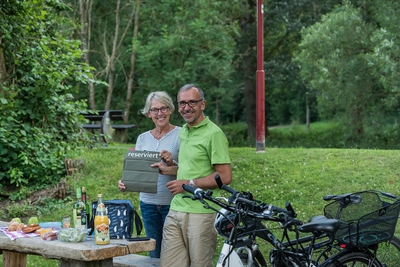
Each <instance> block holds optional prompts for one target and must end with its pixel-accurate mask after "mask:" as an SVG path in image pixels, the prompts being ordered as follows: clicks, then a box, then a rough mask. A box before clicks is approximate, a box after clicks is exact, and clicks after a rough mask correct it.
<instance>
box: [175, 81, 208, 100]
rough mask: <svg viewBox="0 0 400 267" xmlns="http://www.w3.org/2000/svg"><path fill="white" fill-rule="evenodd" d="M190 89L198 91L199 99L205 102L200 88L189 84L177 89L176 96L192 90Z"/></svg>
mask: <svg viewBox="0 0 400 267" xmlns="http://www.w3.org/2000/svg"><path fill="white" fill-rule="evenodd" d="M192 88H194V89H196V90H197V91H199V93H200V98H201V99H203V100H205V98H204V92H203V90H202V89H201V88H200V87H198V86H197V85H195V84H192V83H189V84H186V85H184V86H182V87H181V89H179V91H178V95H179V93H180V92H183V91H187V90H189V89H192Z"/></svg>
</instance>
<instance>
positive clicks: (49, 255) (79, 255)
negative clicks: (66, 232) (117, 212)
mask: <svg viewBox="0 0 400 267" xmlns="http://www.w3.org/2000/svg"><path fill="white" fill-rule="evenodd" d="M7 225H8V222H2V221H0V227H6V226H7ZM88 239H89V240H86V241H84V242H80V243H69V242H61V241H58V240H53V241H43V240H41V238H40V237H39V236H38V237H29V238H17V239H15V240H11V239H10V238H9V237H7V236H6V235H5V234H4V233H3V232H1V231H0V251H2V253H3V267H25V266H26V264H27V255H28V254H33V255H42V256H43V257H44V258H46V259H58V260H60V267H72V266H76V267H89V266H90V267H112V266H113V258H114V257H118V256H124V255H128V254H134V253H138V252H145V251H151V250H154V248H155V240H154V239H150V240H148V241H134V242H130V241H127V240H126V239H112V240H111V242H110V244H109V245H96V244H95V242H94V240H93V238H91V237H89V238H88Z"/></svg>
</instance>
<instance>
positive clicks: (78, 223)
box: [72, 187, 86, 228]
mask: <svg viewBox="0 0 400 267" xmlns="http://www.w3.org/2000/svg"><path fill="white" fill-rule="evenodd" d="M84 209H85V204H84V203H83V202H82V192H81V188H80V187H79V188H77V189H76V202H75V204H74V209H73V213H72V218H73V222H74V227H75V228H84V227H85V225H84V224H82V210H84ZM83 213H84V216H86V215H85V214H86V213H85V211H83ZM84 221H85V223H86V217H85V218H84Z"/></svg>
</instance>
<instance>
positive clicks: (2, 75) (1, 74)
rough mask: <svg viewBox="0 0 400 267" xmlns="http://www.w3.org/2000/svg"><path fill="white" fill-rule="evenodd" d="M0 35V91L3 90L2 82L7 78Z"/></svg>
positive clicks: (0, 36)
mask: <svg viewBox="0 0 400 267" xmlns="http://www.w3.org/2000/svg"><path fill="white" fill-rule="evenodd" d="M2 40H3V38H2V35H1V33H0V92H3V84H4V83H5V81H6V79H7V69H6V60H5V58H4V51H3V48H2Z"/></svg>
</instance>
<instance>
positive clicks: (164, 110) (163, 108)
mask: <svg viewBox="0 0 400 267" xmlns="http://www.w3.org/2000/svg"><path fill="white" fill-rule="evenodd" d="M168 109H169V107H167V106H163V107H161V108H151V109H149V111H150V112H151V114H153V115H157V114H158V112H159V111H160V110H161V112H162V113H165V112H167V110H168Z"/></svg>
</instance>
